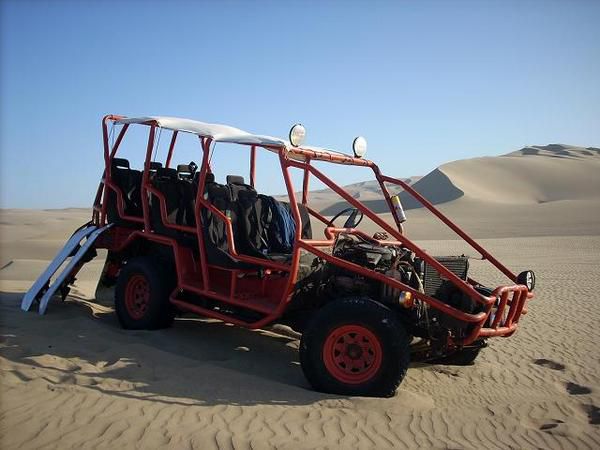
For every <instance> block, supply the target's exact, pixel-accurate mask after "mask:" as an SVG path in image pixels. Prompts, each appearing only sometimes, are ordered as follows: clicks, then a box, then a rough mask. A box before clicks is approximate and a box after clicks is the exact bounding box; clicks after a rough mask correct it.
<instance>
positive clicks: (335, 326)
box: [300, 298, 410, 397]
mask: <svg viewBox="0 0 600 450" xmlns="http://www.w3.org/2000/svg"><path fill="white" fill-rule="evenodd" d="M409 358H410V350H409V342H408V336H407V334H406V331H405V330H404V328H403V326H402V324H401V323H400V322H399V321H398V320H397V319H396V317H395V315H394V313H393V312H392V311H391V310H390V309H389V308H387V307H385V306H383V305H382V304H380V303H377V302H375V301H373V300H370V299H368V298H349V299H342V300H338V301H335V302H332V303H330V304H328V305H326V306H324V307H323V308H322V309H321V310H319V311H318V312H317V313H316V316H315V317H314V318H313V320H311V321H310V323H309V324H308V325H307V327H306V329H305V331H304V333H303V334H302V340H301V342H300V362H301V364H302V369H303V371H304V374H305V375H306V378H307V379H308V381H309V382H310V383H311V384H312V386H313V387H314V388H315V389H317V390H319V391H323V392H329V393H332V394H342V395H367V396H375V397H391V396H393V395H394V393H395V392H396V389H397V387H398V386H399V385H400V383H401V382H402V379H403V378H404V376H405V374H406V370H407V369H408V365H409Z"/></svg>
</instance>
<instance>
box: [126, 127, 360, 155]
mask: <svg viewBox="0 0 600 450" xmlns="http://www.w3.org/2000/svg"><path fill="white" fill-rule="evenodd" d="M115 122H116V123H121V124H131V123H138V124H148V122H156V124H157V126H158V127H160V128H166V129H168V130H174V131H182V132H185V133H193V134H196V135H198V136H202V137H208V138H211V139H213V140H214V141H215V142H230V143H234V144H246V145H263V146H277V147H285V148H287V149H288V150H289V151H290V154H291V157H292V158H293V159H296V160H304V158H305V157H304V155H299V154H298V153H296V154H294V148H295V147H293V146H292V145H291V144H290V143H289V142H288V141H286V140H284V139H280V138H276V137H272V136H263V135H257V134H251V133H248V132H247V131H244V130H240V129H239V128H235V127H230V126H229V125H221V124H215V123H206V122H199V121H197V120H190V119H181V118H179V117H164V116H146V117H122V118H120V119H118V120H116V121H115ZM302 149H305V150H310V151H313V152H316V153H317V154H320V155H321V157H319V155H317V154H315V157H317V159H323V160H329V157H330V156H331V155H340V156H343V157H345V158H348V159H350V160H355V161H357V159H356V158H354V157H352V156H350V155H347V154H345V153H341V152H337V151H334V150H328V149H324V148H319V147H312V146H306V145H303V146H302ZM363 161H364V160H363Z"/></svg>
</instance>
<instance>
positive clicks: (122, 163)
mask: <svg viewBox="0 0 600 450" xmlns="http://www.w3.org/2000/svg"><path fill="white" fill-rule="evenodd" d="M112 165H113V167H120V168H123V169H129V161H128V160H127V159H125V158H113V159H112Z"/></svg>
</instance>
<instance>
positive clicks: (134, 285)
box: [115, 257, 175, 330]
mask: <svg viewBox="0 0 600 450" xmlns="http://www.w3.org/2000/svg"><path fill="white" fill-rule="evenodd" d="M172 290H173V283H172V282H171V280H170V277H169V275H168V274H165V271H164V269H163V270H161V266H160V264H159V262H158V261H157V260H155V259H154V258H151V257H141V258H134V259H132V260H130V261H128V262H127V264H125V266H123V268H122V269H121V271H120V273H119V277H118V279H117V285H116V287H115V310H116V312H117V317H118V319H119V322H120V324H121V326H122V327H123V328H126V329H131V330H154V329H157V328H166V327H168V326H170V325H171V324H172V323H173V318H174V317H175V314H174V310H173V307H172V306H171V304H170V303H169V295H170V294H171V291H172Z"/></svg>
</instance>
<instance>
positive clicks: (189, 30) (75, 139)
mask: <svg viewBox="0 0 600 450" xmlns="http://www.w3.org/2000/svg"><path fill="white" fill-rule="evenodd" d="M0 8H1V10H0V21H1V22H0V25H1V26H0V46H1V47H0V71H1V72H0V121H1V122H0V124H1V126H0V148H1V152H2V153H1V161H0V163H1V168H0V207H22V208H56V207H69V206H89V205H90V203H91V201H92V197H93V193H94V192H95V189H96V187H97V185H98V180H99V176H100V174H101V171H102V153H101V134H100V131H101V129H100V119H101V117H102V116H103V115H104V114H106V113H118V114H125V115H150V114H154V115H174V116H182V117H189V118H194V119H198V120H202V121H207V122H218V123H226V124H230V125H233V126H237V127H239V128H242V129H245V130H248V131H251V132H256V133H260V134H271V135H276V136H285V135H286V134H287V131H288V129H289V127H290V126H291V125H292V124H293V123H295V122H302V123H303V124H304V125H305V126H306V128H307V143H309V144H313V145H319V146H328V147H332V148H337V149H339V150H342V151H350V145H351V142H352V139H353V138H354V137H355V136H356V135H359V134H360V135H364V136H366V138H367V140H368V142H369V151H368V157H369V158H370V159H373V160H375V161H376V162H378V163H379V165H380V167H382V168H383V169H384V172H386V173H388V174H390V175H394V176H410V175H424V174H426V173H428V172H429V171H430V170H432V169H434V168H435V167H436V166H438V165H440V164H442V163H444V162H447V161H451V160H456V159H462V158H468V157H474V156H484V155H497V154H502V153H507V152H509V151H512V150H515V149H518V148H521V147H523V146H525V145H532V144H547V143H568V144H575V145H584V146H600V27H599V26H598V23H600V2H598V1H563V2H560V1H515V2H511V1H479V2H474V1H438V2H430V1H405V2H341V1H340V2H258V1H256V2H219V3H217V2H215V3H210V2H206V3H201V2H191V1H190V2H177V1H171V2H167V1H163V2H141V1H122V2H109V1H103V2H91V1H86V2H84V1H81V2H76V1H70V2H66V1H65V2H61V1H54V2H42V1H3V2H2V3H1V6H0ZM224 150H226V149H224ZM142 151H143V149H140V154H141V152H142ZM217 151H218V149H217ZM224 155H225V156H224V157H222V158H221V161H222V170H223V173H236V172H242V163H241V159H240V158H239V157H238V156H236V157H235V158H229V157H228V156H227V154H225V153H224ZM235 155H238V153H235ZM199 159H200V156H199V155H198V157H197V158H196V160H197V161H198V160H199ZM182 162H183V161H182ZM185 162H187V161H185ZM244 163H245V160H244ZM261 169H262V171H261V173H260V175H261V176H264V177H265V178H263V180H266V184H263V186H265V188H264V190H265V191H271V192H276V191H280V190H281V189H280V186H281V184H280V181H279V173H278V172H277V170H276V168H275V166H274V165H273V164H272V163H269V162H266V163H265V165H264V166H263V167H261ZM242 173H243V172H242ZM330 173H332V175H334V176H335V178H336V180H337V181H338V182H339V183H341V184H346V183H350V182H354V181H361V180H362V179H365V178H369V174H366V173H363V172H357V171H347V170H344V168H336V169H335V170H333V171H332V172H330Z"/></svg>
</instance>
